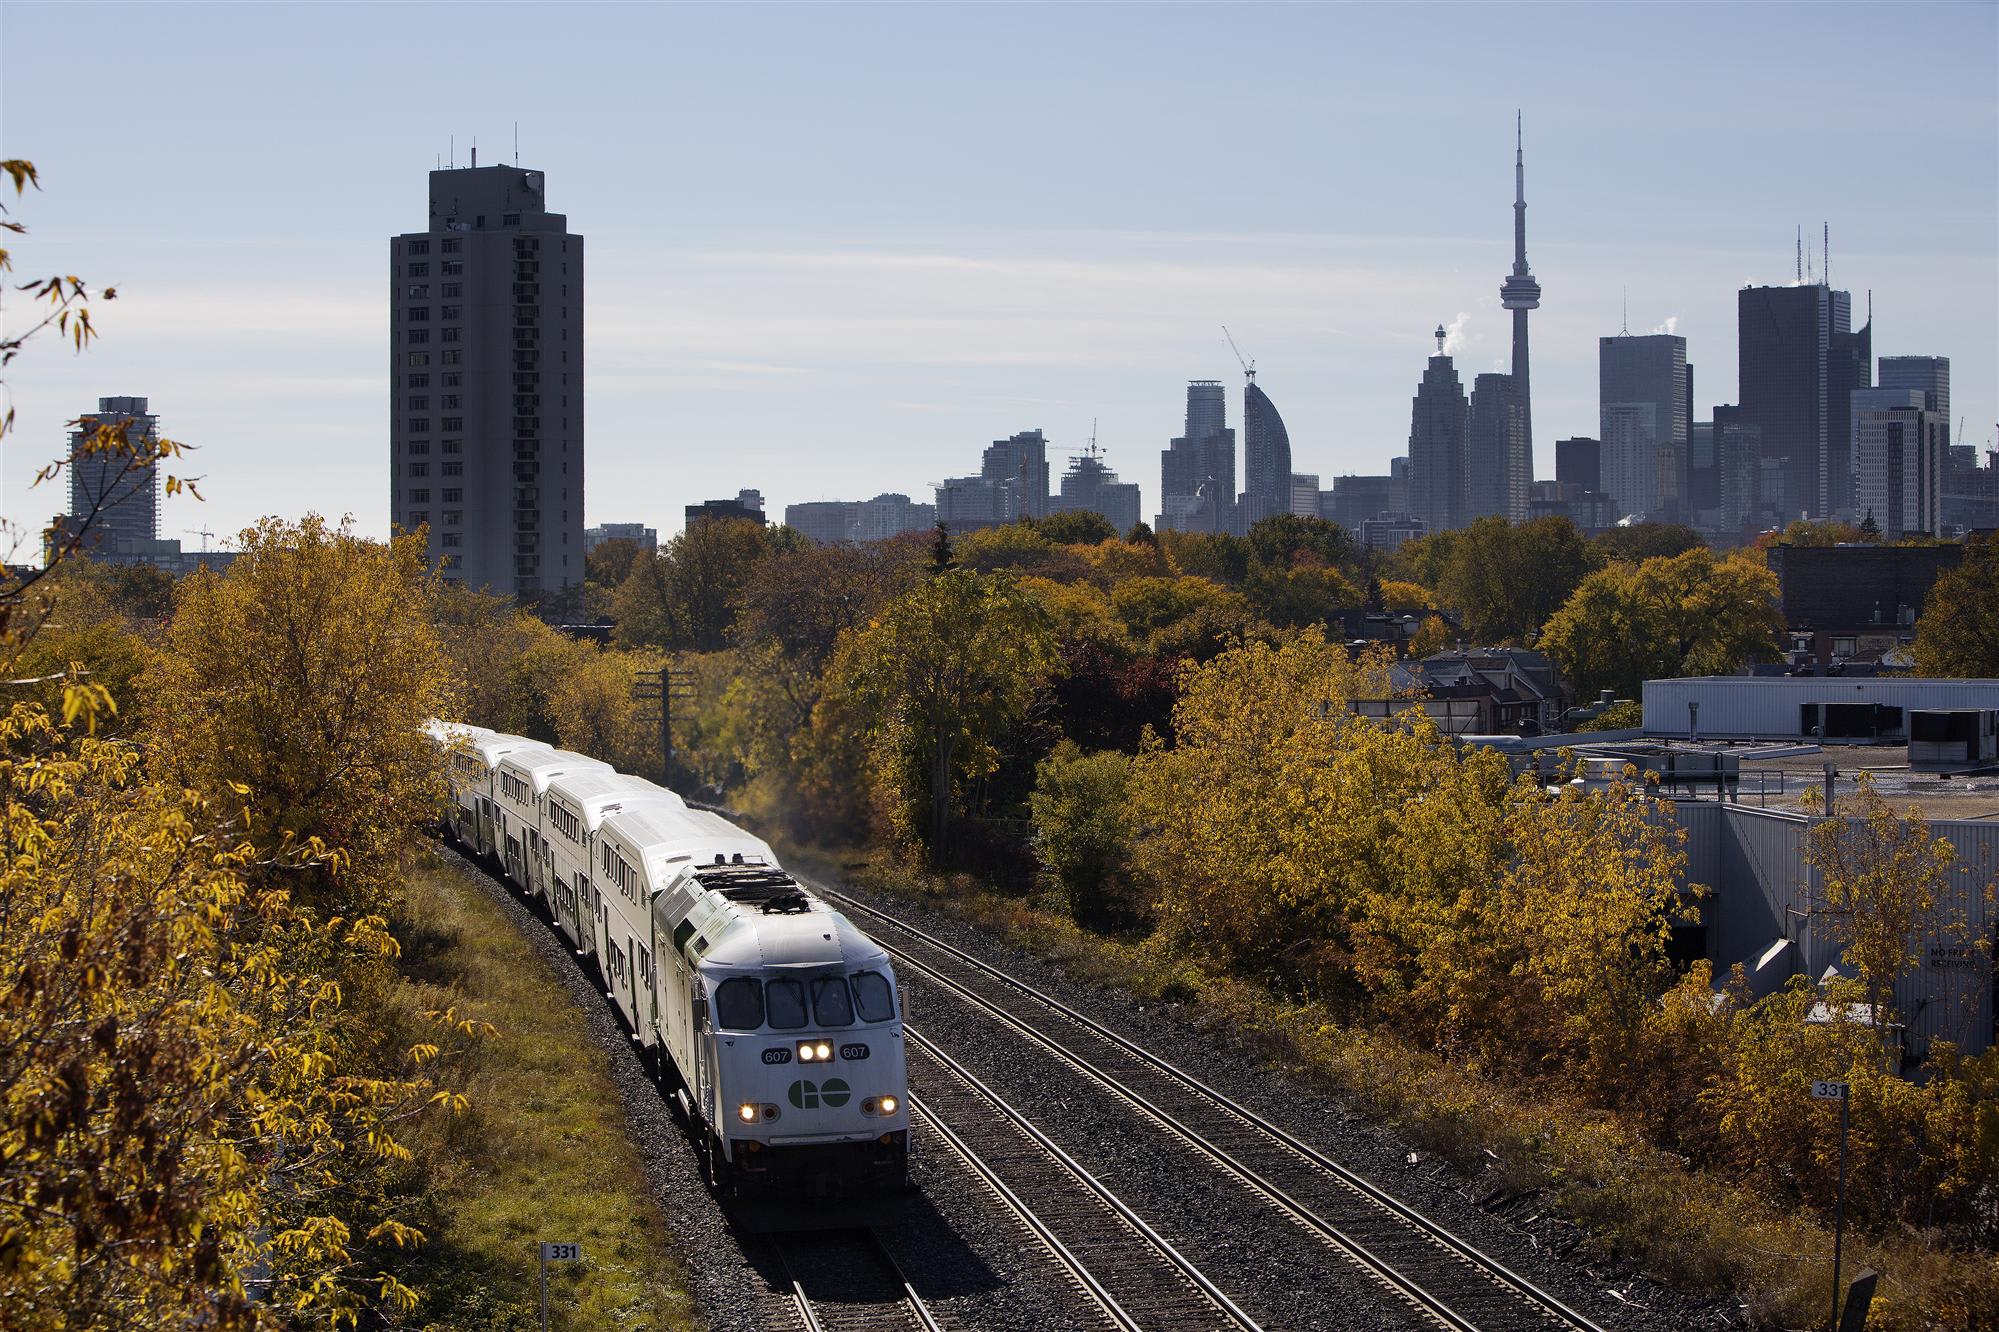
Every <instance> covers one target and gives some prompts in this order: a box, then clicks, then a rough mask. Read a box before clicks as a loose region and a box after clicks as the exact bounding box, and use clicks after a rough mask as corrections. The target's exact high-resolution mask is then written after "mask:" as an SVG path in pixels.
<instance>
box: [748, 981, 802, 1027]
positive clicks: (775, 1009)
mask: <svg viewBox="0 0 1999 1332" xmlns="http://www.w3.org/2000/svg"><path fill="white" fill-rule="evenodd" d="M750 984H752V985H754V984H756V982H755V981H751V982H750ZM766 988H767V989H768V991H769V993H770V1025H771V1026H773V1027H776V1028H777V1029H778V1030H779V1031H796V1030H797V1029H798V1028H800V1027H802V1026H804V1025H805V987H804V986H803V985H800V984H799V983H798V982H797V981H795V980H774V981H772V982H771V983H770V985H769V986H768V987H766Z"/></svg>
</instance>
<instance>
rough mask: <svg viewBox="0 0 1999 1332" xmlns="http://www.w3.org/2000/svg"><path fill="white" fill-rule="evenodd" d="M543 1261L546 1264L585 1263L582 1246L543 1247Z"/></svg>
mask: <svg viewBox="0 0 1999 1332" xmlns="http://www.w3.org/2000/svg"><path fill="white" fill-rule="evenodd" d="M541 1260H542V1261H543V1262H545V1263H580V1262H582V1261H583V1246H582V1245H581V1244H548V1243H544V1244H543V1245H542V1246H541Z"/></svg>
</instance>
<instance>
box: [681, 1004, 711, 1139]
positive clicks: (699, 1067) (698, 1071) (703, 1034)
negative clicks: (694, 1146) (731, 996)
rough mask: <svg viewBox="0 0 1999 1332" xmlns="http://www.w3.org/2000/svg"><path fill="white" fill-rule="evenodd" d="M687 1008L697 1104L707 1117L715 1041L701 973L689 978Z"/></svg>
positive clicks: (697, 1107)
mask: <svg viewBox="0 0 1999 1332" xmlns="http://www.w3.org/2000/svg"><path fill="white" fill-rule="evenodd" d="M687 1012H688V1017H689V1025H690V1027H691V1028H692V1030H691V1031H690V1033H689V1035H690V1037H691V1039H690V1040H689V1041H688V1044H689V1046H690V1047H692V1050H693V1054H694V1104H695V1106H696V1109H697V1112H698V1113H699V1114H700V1116H701V1118H702V1119H703V1120H704V1121H705V1120H707V1119H708V1111H709V1105H710V1102H711V1101H712V1099H713V1096H714V1089H715V1043H714V1042H713V1041H711V1040H709V1039H708V995H707V992H706V991H705V990H703V989H702V988H701V976H700V974H699V973H696V974H694V975H692V976H689V977H688V978H687Z"/></svg>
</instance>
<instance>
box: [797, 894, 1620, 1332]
mask: <svg viewBox="0 0 1999 1332" xmlns="http://www.w3.org/2000/svg"><path fill="white" fill-rule="evenodd" d="M814 891H815V892H818V893H820V894H821V895H822V896H824V897H826V898H827V899H828V900H830V901H834V902H837V903H838V904H839V905H840V906H841V907H842V908H843V909H847V910H854V911H859V912H861V913H863V914H864V915H865V916H867V917H868V918H869V920H870V921H871V922H880V923H881V924H882V925H885V926H886V927H887V930H878V929H874V928H872V926H871V928H870V933H871V936H872V937H873V938H874V939H875V941H876V942H878V943H880V944H881V945H882V946H883V947H884V948H886V949H887V950H888V951H889V952H890V953H891V954H892V955H893V956H894V957H895V958H896V961H897V964H898V969H901V968H903V967H907V968H909V970H910V971H913V972H914V973H916V974H917V975H919V976H921V977H922V978H923V979H924V980H926V981H927V982H928V983H930V984H932V985H934V986H936V987H938V988H939V989H942V990H944V991H945V992H946V993H948V994H950V995H952V996H953V997H954V998H956V999H958V1000H959V1001H961V1002H964V1003H966V1004H969V1005H971V1006H972V1007H974V1008H975V1009H977V1010H979V1011H980V1012H982V1013H984V1014H986V1015H988V1016H990V1017H992V1018H995V1019H997V1020H998V1021H999V1022H1000V1023H1001V1024H1002V1025H1004V1026H1005V1027H1007V1028H1008V1029H1009V1030H1011V1031H1013V1032H1015V1033H1016V1034H1018V1035H1019V1036H1020V1037H1021V1038H1022V1039H1024V1040H1026V1041H1028V1042H1029V1043H1030V1044H1032V1045H1035V1046H1037V1047H1039V1048H1041V1049H1042V1050H1044V1051H1046V1052H1047V1053H1048V1054H1049V1055H1051V1056H1052V1057H1053V1058H1055V1059H1056V1060H1057V1061H1059V1062H1060V1063H1062V1064H1064V1065H1065V1066H1067V1067H1069V1068H1070V1069H1072V1070H1074V1071H1075V1072H1076V1073H1078V1074H1080V1075H1081V1076H1083V1077H1084V1078H1086V1079H1088V1080H1089V1081H1091V1082H1093V1083H1095V1084H1096V1085H1097V1086H1099V1087H1101V1088H1102V1089H1104V1090H1105V1091H1106V1092H1108V1093H1109V1094H1111V1095H1113V1096H1115V1097H1117V1098H1119V1099H1120V1100H1122V1101H1124V1102H1125V1103H1126V1104H1127V1105H1129V1106H1130V1107H1132V1108H1133V1109H1135V1110H1136V1111H1138V1113H1140V1114H1141V1115H1143V1116H1144V1117H1145V1118H1146V1119H1148V1120H1150V1121H1151V1122H1153V1123H1154V1124H1155V1125H1157V1126H1158V1127H1160V1128H1161V1129H1162V1130H1164V1131H1165V1132H1166V1133H1167V1134H1169V1135H1170V1136H1171V1137H1172V1138H1174V1139H1175V1140H1177V1141H1178V1142H1179V1143H1180V1144H1182V1145H1184V1146H1185V1147H1187V1148H1189V1149H1191V1150H1192V1151H1193V1152H1195V1153H1197V1154H1198V1155H1199V1156H1200V1157H1202V1158H1204V1159H1205V1160H1206V1161H1207V1162H1208V1163H1209V1164H1210V1165H1212V1166H1213V1167H1215V1168H1217V1169H1219V1170H1221V1171H1222V1172H1224V1173H1225V1174H1227V1175H1230V1176H1232V1177H1233V1178H1235V1179H1236V1180H1237V1181H1239V1182H1240V1183H1241V1184H1242V1185H1243V1186H1245V1187H1246V1188H1248V1189H1250V1190H1251V1191H1252V1192H1253V1193H1255V1194H1256V1195H1258V1196H1259V1197H1260V1198H1262V1199H1263V1200H1264V1201H1265V1202H1266V1203H1267V1204H1268V1205H1270V1206H1271V1207H1273V1208H1274V1209H1275V1210H1277V1211H1278V1212H1279V1213H1281V1214H1282V1215H1284V1216H1286V1217H1287V1218H1289V1219H1290V1220H1291V1221H1292V1222H1294V1223H1296V1224H1297V1225H1298V1226H1300V1227H1302V1228H1303V1229H1305V1230H1306V1231H1307V1232H1308V1233H1310V1234H1312V1235H1314V1236H1316V1237H1317V1238H1319V1239H1320V1240H1322V1241H1324V1242H1325V1243H1327V1244H1328V1245H1330V1246H1331V1247H1332V1248H1334V1249H1335V1250H1337V1251H1338V1252H1339V1253H1341V1254H1342V1255H1343V1256H1344V1257H1345V1258H1346V1259H1347V1260H1348V1261H1349V1262H1351V1263H1352V1264H1354V1265H1355V1266H1356V1267H1357V1268H1359V1269H1360V1270H1361V1271H1363V1272H1365V1273H1366V1274H1368V1275H1369V1276H1371V1277H1372V1278H1374V1279H1375V1280H1376V1281H1378V1282H1380V1283H1381V1284H1382V1285H1383V1286H1384V1287H1385V1288H1386V1289H1388V1290H1389V1291H1391V1292H1392V1293H1393V1294H1394V1295H1395V1296H1396V1297H1398V1298H1399V1299H1400V1300H1402V1301H1404V1302H1406V1303H1407V1304H1408V1305H1410V1306H1411V1307H1412V1308H1414V1309H1416V1310H1418V1311H1419V1312H1420V1313H1422V1314H1423V1315H1425V1316H1426V1317H1427V1318H1428V1319H1430V1320H1432V1321H1434V1322H1436V1323H1437V1324H1439V1325H1441V1326H1444V1327H1447V1328H1452V1329H1456V1330H1457V1332H1513V1330H1514V1329H1520V1330H1521V1332H1540V1330H1542V1329H1547V1328H1564V1329H1573V1330H1574V1332H1605V1329H1604V1328H1603V1327H1602V1326H1601V1325H1600V1324H1598V1323H1596V1322H1594V1321H1592V1320H1591V1319H1590V1318H1588V1317H1587V1316H1586V1315H1584V1314H1582V1313H1580V1312H1578V1311H1576V1310H1575V1309H1573V1308H1571V1307H1569V1306H1568V1305H1566V1304H1565V1303H1563V1302H1562V1301H1561V1300H1560V1299H1559V1298H1557V1297H1556V1296H1554V1295H1553V1294H1551V1293H1549V1292H1548V1291H1546V1290H1543V1289H1542V1288H1541V1287H1539V1286H1537V1285H1536V1284H1534V1283H1533V1282H1532V1281H1530V1280H1528V1279H1527V1278H1525V1277H1523V1276H1521V1275H1520V1274H1519V1273H1517V1272H1514V1271H1513V1270H1512V1269H1511V1268H1509V1267H1507V1266H1506V1265H1505V1264H1504V1263H1502V1262H1500V1261H1499V1260H1498V1259H1497V1258H1495V1257H1493V1256H1491V1255H1489V1254H1487V1253H1485V1252H1484V1251H1482V1250H1481V1249H1479V1248H1478V1247H1477V1246H1475V1245H1473V1244H1471V1243H1470V1242H1469V1241H1467V1240H1465V1239H1463V1238H1461V1237H1459V1236H1457V1235H1455V1234H1454V1233H1452V1232H1451V1231H1450V1230H1448V1229H1447V1228H1445V1227H1444V1226H1442V1225H1439V1224H1438V1223H1437V1222H1435V1221H1433V1220H1431V1219H1430V1218H1428V1217H1426V1216H1424V1215H1423V1214H1422V1213H1421V1212H1418V1211H1417V1210H1416V1209H1414V1208H1412V1207H1410V1206H1409V1205H1408V1204H1406V1203H1404V1202H1402V1201H1401V1200H1400V1199H1398V1198H1396V1197H1394V1196H1393V1195H1392V1194H1390V1193H1389V1192H1388V1191H1387V1190H1385V1189H1383V1188H1381V1187H1380V1186H1379V1185H1376V1184H1374V1183H1373V1182H1372V1181H1370V1180H1368V1179H1366V1178H1365V1177H1364V1176H1362V1175H1360V1174H1358V1173H1356V1172H1354V1171H1353V1170H1351V1169H1349V1168H1347V1167H1346V1166H1344V1165H1342V1164H1340V1163H1339V1162H1338V1161H1335V1160H1333V1159H1332V1158H1331V1157H1329V1156H1327V1155H1326V1154H1325V1153H1323V1152H1321V1151H1319V1150H1318V1149H1317V1148H1315V1147H1313V1146H1311V1145H1310V1144H1309V1143H1306V1142H1304V1141H1303V1140H1301V1139H1299V1138H1298V1137H1296V1136H1295V1135H1293V1134H1292V1133H1290V1132H1288V1131H1287V1130H1285V1129H1283V1128H1281V1127H1280V1126H1278V1125H1276V1124H1273V1123H1271V1122H1270V1121H1269V1120H1267V1119H1265V1118H1264V1117H1263V1116H1261V1115H1259V1114H1258V1113H1257V1112H1256V1111H1254V1110H1251V1109H1249V1108H1248V1107H1246V1106H1244V1105H1241V1104H1240V1103H1238V1102H1236V1101H1235V1100H1233V1099H1231V1098H1230V1097H1228V1096H1225V1095H1223V1094H1222V1093H1221V1092H1219V1091H1216V1090H1215V1089H1214V1088H1212V1087H1210V1086H1208V1085H1207V1084H1206V1083H1204V1082H1202V1081H1201V1080H1200V1079H1198V1078H1196V1077H1194V1076H1193V1075H1192V1074H1190V1073H1187V1072H1185V1071H1184V1070H1181V1069H1179V1068H1177V1067H1175V1066H1174V1065H1172V1064H1170V1063H1168V1062H1167V1061H1165V1060H1163V1059H1161V1058H1159V1057H1158V1056H1157V1055H1154V1054H1152V1053H1151V1052H1150V1051H1148V1050H1146V1049H1144V1048H1143V1047H1141V1046H1139V1045H1138V1044H1137V1043H1135V1042H1133V1041H1131V1040H1129V1039H1127V1038H1125V1037H1123V1036H1121V1035H1119V1034H1118V1033H1116V1032H1114V1031H1112V1030H1110V1029H1109V1028H1108V1027H1105V1026H1104V1025H1103V1024H1101V1023H1099V1022H1097V1021H1095V1020H1094V1019H1092V1018H1090V1017H1088V1016H1087V1015H1085V1014H1082V1013H1079V1012H1077V1011H1076V1010H1075V1009H1073V1008H1071V1007H1069V1006H1068V1005H1066V1004H1064V1003H1062V1002H1061V1001H1060V1000H1057V999H1055V998H1053V997H1052V996H1049V995H1047V994H1045V993H1043V992H1041V991H1039V990H1037V989H1035V988H1034V987H1032V986H1030V985H1028V984H1026V983H1025V982H1023V981H1020V980H1018V979H1016V978H1014V977H1012V976H1009V975H1008V974H1006V973H1005V972H1003V971H1001V970H1000V969H999V968H997V967H993V966H991V965H990V964H988V963H986V962H984V961H982V960H980V959H978V958H975V957H973V956H972V955H970V954H969V953H966V952H964V951H963V950H962V949H959V948H957V947H955V946H954V945H952V944H949V943H947V942H945V941H944V940H942V939H938V938H936V937H935V936H934V935H930V934H928V933H926V932H924V931H922V930H919V929H916V928H915V927H913V926H910V925H907V924H905V923H903V922H901V921H900V920H898V919H897V918H896V917H894V916H892V915H889V914H887V913H885V912H883V911H881V910H880V909H878V908H876V907H872V906H869V905H868V904H867V903H865V902H862V901H859V900H857V899H855V898H852V897H849V896H847V895H846V894H844V893H840V892H837V891H835V890H833V889H830V888H828V887H826V886H824V885H823V884H815V885H814ZM891 931H892V932H893V935H894V937H892V938H891V937H885V935H887V934H888V933H889V932H891Z"/></svg>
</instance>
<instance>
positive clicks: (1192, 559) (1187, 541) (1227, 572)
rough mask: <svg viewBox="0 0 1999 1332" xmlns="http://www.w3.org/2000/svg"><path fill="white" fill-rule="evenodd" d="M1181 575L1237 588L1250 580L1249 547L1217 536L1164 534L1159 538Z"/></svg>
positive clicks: (1222, 535)
mask: <svg viewBox="0 0 1999 1332" xmlns="http://www.w3.org/2000/svg"><path fill="white" fill-rule="evenodd" d="M1157 540H1158V542H1159V546H1160V549H1161V550H1164V551H1165V552H1166V558H1167V559H1168V560H1169V561H1170V562H1171V563H1172V565H1173V568H1174V569H1175V570H1176V571H1177V572H1179V573H1180V574H1182V575H1184V576H1187V577H1193V578H1206V579H1210V580H1212V581H1214V582H1217V583H1221V584H1222V585H1224V586H1226V587H1234V586H1236V585H1237V584H1238V583H1240V582H1242V580H1243V579H1244V578H1246V577H1248V576H1249V547H1248V546H1247V545H1245V544H1243V542H1242V540H1241V538H1239V537H1232V536H1229V535H1228V534H1226V533H1217V532H1163V533H1161V534H1159V536H1158V538H1157Z"/></svg>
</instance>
